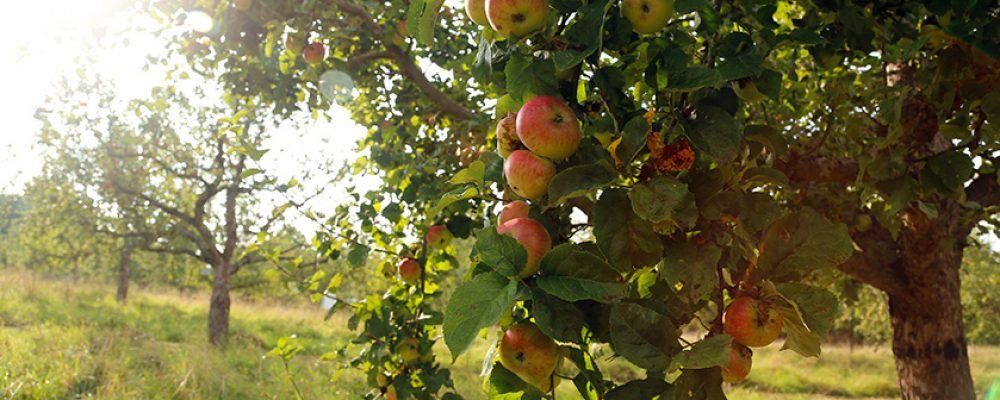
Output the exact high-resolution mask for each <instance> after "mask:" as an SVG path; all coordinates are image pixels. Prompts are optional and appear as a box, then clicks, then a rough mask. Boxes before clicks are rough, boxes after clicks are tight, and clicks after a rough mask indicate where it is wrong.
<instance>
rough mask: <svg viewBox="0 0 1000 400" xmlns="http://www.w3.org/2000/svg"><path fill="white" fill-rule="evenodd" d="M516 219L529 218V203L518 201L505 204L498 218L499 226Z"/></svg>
mask: <svg viewBox="0 0 1000 400" xmlns="http://www.w3.org/2000/svg"><path fill="white" fill-rule="evenodd" d="M515 218H528V203H525V202H523V201H521V200H517V201H512V202H510V203H507V204H505V205H504V206H503V209H502V210H500V216H499V217H497V226H501V225H503V223H504V222H507V221H510V220H512V219H515Z"/></svg>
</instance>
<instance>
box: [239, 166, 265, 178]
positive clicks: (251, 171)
mask: <svg viewBox="0 0 1000 400" xmlns="http://www.w3.org/2000/svg"><path fill="white" fill-rule="evenodd" d="M262 172H264V171H261V170H260V169H258V168H247V169H245V170H243V172H240V178H243V179H246V178H249V177H251V176H254V175H257V174H259V173H262Z"/></svg>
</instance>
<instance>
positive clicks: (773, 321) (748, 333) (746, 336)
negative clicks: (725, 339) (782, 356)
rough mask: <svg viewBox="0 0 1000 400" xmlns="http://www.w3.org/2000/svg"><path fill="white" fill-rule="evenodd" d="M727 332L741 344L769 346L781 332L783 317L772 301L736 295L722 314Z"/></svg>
mask: <svg viewBox="0 0 1000 400" xmlns="http://www.w3.org/2000/svg"><path fill="white" fill-rule="evenodd" d="M722 324H723V328H724V330H725V332H726V333H727V334H729V336H732V337H733V340H735V341H736V342H738V343H740V344H744V345H747V346H751V347H762V346H767V345H769V344H771V343H772V342H774V340H775V339H777V338H778V335H779V334H780V333H781V325H782V318H781V314H780V313H778V310H776V309H774V307H771V305H770V303H768V302H766V301H762V300H758V299H755V298H753V297H750V296H747V295H739V296H736V298H735V299H733V301H732V302H731V303H729V305H728V306H726V312H725V314H723V315H722Z"/></svg>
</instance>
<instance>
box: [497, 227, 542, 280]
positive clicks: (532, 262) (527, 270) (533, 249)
mask: <svg viewBox="0 0 1000 400" xmlns="http://www.w3.org/2000/svg"><path fill="white" fill-rule="evenodd" d="M497 233H499V234H501V235H508V236H512V237H513V238H514V239H517V242H518V243H520V244H521V246H522V247H524V250H525V251H527V252H528V262H527V263H526V264H525V265H524V269H523V270H521V273H519V274H517V276H518V278H527V277H529V276H531V275H534V273H535V272H538V263H539V262H540V261H541V260H542V256H544V255H545V253H547V252H548V251H549V250H551V249H552V238H550V237H549V231H547V230H545V227H544V226H542V224H540V223H538V221H535V220H533V219H531V218H514V219H512V220H510V221H506V222H504V223H503V225H500V226H498V227H497Z"/></svg>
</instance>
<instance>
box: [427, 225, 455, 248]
mask: <svg viewBox="0 0 1000 400" xmlns="http://www.w3.org/2000/svg"><path fill="white" fill-rule="evenodd" d="M452 237H453V236H452V234H451V231H449V230H448V228H446V227H445V226H444V225H434V226H432V227H430V229H428V230H427V235H426V237H425V239H426V240H427V246H429V247H430V248H432V249H443V248H445V247H448V244H449V243H451V239H452Z"/></svg>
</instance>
